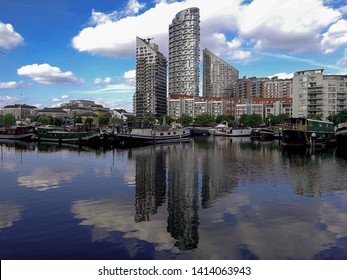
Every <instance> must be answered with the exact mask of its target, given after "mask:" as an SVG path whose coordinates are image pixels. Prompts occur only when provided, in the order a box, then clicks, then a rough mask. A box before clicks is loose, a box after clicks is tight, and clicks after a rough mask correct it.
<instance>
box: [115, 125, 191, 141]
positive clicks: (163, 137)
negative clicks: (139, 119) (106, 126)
mask: <svg viewBox="0 0 347 280" xmlns="http://www.w3.org/2000/svg"><path fill="white" fill-rule="evenodd" d="M190 134H191V132H190V130H189V129H187V128H169V129H158V128H133V129H132V130H131V131H124V132H119V133H118V134H117V138H118V141H119V142H120V143H121V144H125V145H128V144H159V143H175V142H182V141H189V140H190Z"/></svg>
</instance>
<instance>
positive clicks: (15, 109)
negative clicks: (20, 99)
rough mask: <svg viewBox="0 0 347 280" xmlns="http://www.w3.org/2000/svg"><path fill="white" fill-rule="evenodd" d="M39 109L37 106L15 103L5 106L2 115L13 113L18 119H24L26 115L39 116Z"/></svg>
mask: <svg viewBox="0 0 347 280" xmlns="http://www.w3.org/2000/svg"><path fill="white" fill-rule="evenodd" d="M37 113H38V109H37V107H35V106H31V105H27V104H14V105H7V106H4V107H3V108H2V110H1V115H6V114H11V115H13V116H14V117H15V118H16V120H18V119H23V118H25V116H28V115H30V116H37Z"/></svg>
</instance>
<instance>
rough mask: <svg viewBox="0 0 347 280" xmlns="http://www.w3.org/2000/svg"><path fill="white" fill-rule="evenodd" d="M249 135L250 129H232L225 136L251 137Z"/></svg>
mask: <svg viewBox="0 0 347 280" xmlns="http://www.w3.org/2000/svg"><path fill="white" fill-rule="evenodd" d="M251 133H252V128H251V127H232V128H230V129H229V130H228V131H227V133H226V135H225V136H230V137H249V136H251Z"/></svg>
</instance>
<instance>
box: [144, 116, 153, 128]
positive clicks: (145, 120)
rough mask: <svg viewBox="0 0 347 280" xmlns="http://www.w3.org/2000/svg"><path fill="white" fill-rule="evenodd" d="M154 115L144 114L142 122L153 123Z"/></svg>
mask: <svg viewBox="0 0 347 280" xmlns="http://www.w3.org/2000/svg"><path fill="white" fill-rule="evenodd" d="M155 121H156V119H155V117H154V116H146V117H144V118H143V122H144V123H145V124H146V125H151V126H152V125H154V124H155Z"/></svg>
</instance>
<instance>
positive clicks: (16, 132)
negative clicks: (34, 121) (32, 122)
mask: <svg viewBox="0 0 347 280" xmlns="http://www.w3.org/2000/svg"><path fill="white" fill-rule="evenodd" d="M34 132H35V130H34V127H32V126H27V125H16V126H11V127H2V128H0V139H8V140H30V139H31V137H32V136H33V135H34Z"/></svg>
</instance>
